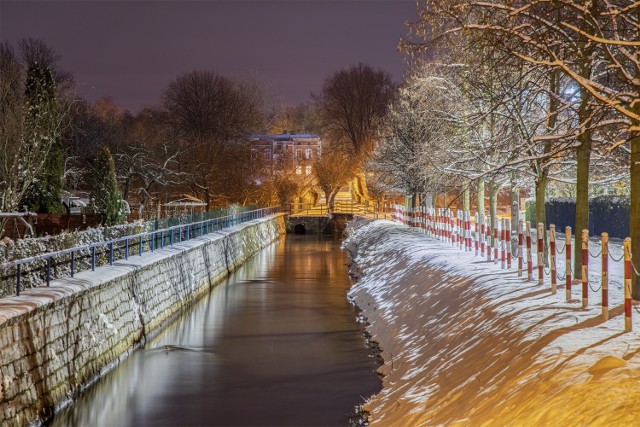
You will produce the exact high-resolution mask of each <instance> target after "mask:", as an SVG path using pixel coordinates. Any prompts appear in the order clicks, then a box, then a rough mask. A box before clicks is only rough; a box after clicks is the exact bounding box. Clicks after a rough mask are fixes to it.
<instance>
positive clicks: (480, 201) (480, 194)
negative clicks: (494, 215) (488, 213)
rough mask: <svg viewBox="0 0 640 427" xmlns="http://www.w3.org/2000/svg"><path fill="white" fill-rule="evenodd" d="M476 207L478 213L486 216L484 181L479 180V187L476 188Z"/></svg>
mask: <svg viewBox="0 0 640 427" xmlns="http://www.w3.org/2000/svg"><path fill="white" fill-rule="evenodd" d="M476 206H477V209H478V212H479V213H481V214H482V215H484V213H485V212H484V181H483V180H478V185H477V187H476Z"/></svg>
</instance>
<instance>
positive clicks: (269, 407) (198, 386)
mask: <svg viewBox="0 0 640 427" xmlns="http://www.w3.org/2000/svg"><path fill="white" fill-rule="evenodd" d="M347 261H348V260H347V255H346V254H345V253H343V251H342V250H341V249H340V242H339V241H337V240H334V239H331V238H320V237H316V236H294V235H289V236H287V238H286V239H285V240H282V241H280V242H277V243H275V244H273V245H271V246H269V247H268V248H266V249H264V250H263V251H261V252H260V253H258V254H257V255H256V256H254V257H253V258H252V259H250V260H249V261H248V262H247V263H246V264H245V265H244V266H242V267H241V268H240V269H239V270H238V271H236V272H235V273H234V274H233V275H232V276H230V277H229V279H228V280H227V281H226V282H225V283H223V284H221V285H219V286H218V287H216V288H215V289H214V290H213V291H212V292H211V294H210V295H208V296H207V297H205V298H203V299H202V300H201V301H200V302H199V303H198V304H197V305H196V306H194V308H193V309H192V310H191V311H189V312H188V313H186V314H184V315H183V316H182V317H181V318H180V319H178V320H177V321H176V322H174V323H173V324H172V325H170V326H169V327H168V328H167V329H166V330H164V331H163V332H162V333H161V334H160V335H158V336H157V337H156V338H155V339H154V340H152V341H150V342H149V343H148V344H147V346H146V347H145V348H144V349H142V350H139V351H136V352H135V353H134V354H132V355H131V356H130V357H129V358H128V359H127V360H125V361H124V362H123V363H122V364H120V365H119V366H118V367H117V368H116V369H114V370H113V371H112V372H110V373H109V374H108V375H106V376H105V377H104V378H102V379H100V381H98V382H97V383H96V384H95V385H94V386H92V387H91V388H90V389H89V390H87V391H86V392H85V393H84V394H83V395H82V396H81V397H80V398H79V399H78V400H77V402H76V403H75V404H74V405H73V406H72V407H70V408H69V409H67V410H66V411H64V412H62V413H61V414H59V415H57V416H56V418H55V419H54V420H53V421H52V423H51V425H52V426H78V427H79V426H96V427H97V426H109V427H111V426H207V425H210V426H250V425H254V426H258V425H259V426H334V425H335V426H340V425H348V424H349V416H350V415H352V414H353V412H354V406H355V405H358V404H361V403H362V402H363V401H364V399H365V398H366V397H368V396H370V395H371V394H374V393H376V392H378V391H379V390H380V381H379V379H378V377H377V375H376V373H375V369H376V365H375V361H374V359H373V358H372V357H371V352H370V350H368V349H367V348H366V347H365V344H364V340H363V335H362V332H363V328H362V325H360V324H358V323H356V322H355V318H356V312H355V310H354V309H353V308H352V307H351V306H350V304H349V303H348V301H347V299H346V291H347V290H348V288H349V286H350V282H349V278H348V276H347V270H346V266H345V264H346V263H347Z"/></svg>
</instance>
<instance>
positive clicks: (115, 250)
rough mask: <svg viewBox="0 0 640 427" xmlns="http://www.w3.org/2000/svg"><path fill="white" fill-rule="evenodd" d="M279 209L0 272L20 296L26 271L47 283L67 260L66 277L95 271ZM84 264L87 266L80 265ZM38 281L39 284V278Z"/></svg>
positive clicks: (95, 246) (17, 263)
mask: <svg viewBox="0 0 640 427" xmlns="http://www.w3.org/2000/svg"><path fill="white" fill-rule="evenodd" d="M280 211H281V209H280V207H271V208H263V209H256V210H252V211H246V212H239V213H234V214H231V215H226V216H223V217H218V218H212V219H207V220H204V221H197V222H192V223H188V224H179V225H175V226H173V227H168V228H164V229H159V230H153V231H147V232H143V233H139V234H133V235H129V236H124V237H119V238H117V239H112V240H107V241H103V242H97V243H91V244H89V245H84V246H77V247H73V248H69V249H63V250H59V251H55V252H48V253H45V254H42V255H37V256H34V257H29V258H22V259H18V260H14V261H9V262H6V263H3V264H0V271H1V272H2V273H3V274H2V276H3V277H4V278H7V277H9V278H10V277H11V276H14V277H15V284H16V288H15V289H16V295H18V296H19V295H20V291H21V290H22V286H21V281H22V278H23V277H24V275H25V274H27V273H28V274H35V273H37V272H38V271H41V273H40V274H42V276H43V281H44V283H46V285H47V286H50V283H51V280H52V272H53V271H54V269H55V270H59V269H60V266H61V264H64V265H65V266H67V263H68V270H66V269H63V270H65V272H66V271H68V273H69V274H68V277H74V275H75V274H76V273H78V272H80V271H86V270H88V269H89V268H90V269H91V270H92V271H95V269H96V266H99V265H106V264H109V265H113V263H114V261H116V260H118V259H125V260H127V259H129V257H130V256H132V255H136V254H137V255H138V256H142V254H143V253H144V252H145V249H146V250H147V251H150V252H153V251H155V250H156V249H163V248H164V247H165V246H172V245H174V244H175V243H180V242H182V241H187V240H190V239H193V238H197V237H201V236H204V235H206V234H209V233H213V232H216V231H220V230H223V229H225V228H228V227H232V226H234V225H237V224H241V223H244V222H247V221H252V220H255V219H259V218H264V217H266V216H269V215H272V214H274V213H277V212H280ZM83 266H84V267H87V268H85V269H82V267H83ZM12 270H15V271H12ZM64 276H65V274H62V275H56V278H61V277H64ZM40 284H42V281H41V282H40Z"/></svg>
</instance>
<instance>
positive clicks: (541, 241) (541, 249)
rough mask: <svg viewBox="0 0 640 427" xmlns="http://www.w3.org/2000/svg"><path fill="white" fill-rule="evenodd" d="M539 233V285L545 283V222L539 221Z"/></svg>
mask: <svg viewBox="0 0 640 427" xmlns="http://www.w3.org/2000/svg"><path fill="white" fill-rule="evenodd" d="M536 234H537V235H538V285H542V284H543V283H544V224H543V223H541V222H539V223H538V229H537V233H536Z"/></svg>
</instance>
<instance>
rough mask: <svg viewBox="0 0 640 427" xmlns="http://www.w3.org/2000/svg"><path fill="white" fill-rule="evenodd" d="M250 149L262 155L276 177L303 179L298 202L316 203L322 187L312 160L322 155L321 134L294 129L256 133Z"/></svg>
mask: <svg viewBox="0 0 640 427" xmlns="http://www.w3.org/2000/svg"><path fill="white" fill-rule="evenodd" d="M249 141H250V143H251V150H252V152H253V153H254V155H256V156H263V159H264V160H265V164H266V166H265V167H266V168H268V170H267V171H266V172H267V173H268V174H269V175H271V176H273V177H277V176H289V177H291V178H292V179H294V180H295V181H297V182H299V183H300V191H299V194H298V195H297V197H296V199H297V202H298V203H315V202H316V201H317V200H318V198H319V196H320V193H321V191H320V190H319V189H318V188H316V180H315V176H314V175H313V162H314V161H315V160H316V159H318V158H319V157H320V156H321V155H322V139H321V138H320V137H319V136H318V135H314V134H308V133H302V134H297V133H295V132H293V131H291V132H286V131H284V132H283V133H281V134H270V135H253V136H251V137H250V138H249Z"/></svg>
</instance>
